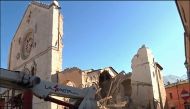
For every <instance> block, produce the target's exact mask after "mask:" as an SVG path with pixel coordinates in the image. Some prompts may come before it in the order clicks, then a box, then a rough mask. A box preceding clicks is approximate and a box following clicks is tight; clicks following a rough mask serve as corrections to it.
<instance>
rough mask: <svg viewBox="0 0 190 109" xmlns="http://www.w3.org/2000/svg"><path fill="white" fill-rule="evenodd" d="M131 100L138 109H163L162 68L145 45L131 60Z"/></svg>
mask: <svg viewBox="0 0 190 109" xmlns="http://www.w3.org/2000/svg"><path fill="white" fill-rule="evenodd" d="M131 67H132V77H131V80H132V96H131V97H132V100H133V102H134V104H135V106H137V107H138V109H164V106H165V101H166V92H165V88H164V83H163V76H162V69H163V68H162V67H161V66H160V65H159V64H158V63H157V62H155V61H154V56H153V54H152V52H151V50H150V49H149V48H147V47H145V45H143V46H142V47H141V48H139V50H138V52H137V54H136V55H135V56H134V57H133V59H132V65H131Z"/></svg>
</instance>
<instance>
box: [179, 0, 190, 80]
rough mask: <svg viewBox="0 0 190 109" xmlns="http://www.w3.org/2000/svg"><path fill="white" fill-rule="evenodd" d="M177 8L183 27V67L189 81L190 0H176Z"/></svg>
mask: <svg viewBox="0 0 190 109" xmlns="http://www.w3.org/2000/svg"><path fill="white" fill-rule="evenodd" d="M176 5H177V9H178V12H179V15H180V18H181V21H182V24H183V28H184V46H185V58H186V60H185V63H184V64H185V67H186V68H187V75H188V78H189V81H190V1H189V0H176Z"/></svg>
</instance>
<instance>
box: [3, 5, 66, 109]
mask: <svg viewBox="0 0 190 109" xmlns="http://www.w3.org/2000/svg"><path fill="white" fill-rule="evenodd" d="M62 36H63V16H62V15H61V13H60V7H59V4H58V2H56V1H53V2H52V3H51V4H43V3H39V2H35V1H32V2H31V3H30V4H29V5H28V7H27V9H26V11H25V13H24V15H23V18H22V20H21V22H20V25H19V26H18V29H17V31H16V33H15V35H14V37H13V39H12V42H11V48H10V53H9V64H8V69H9V70H14V71H23V72H26V73H27V74H31V75H36V76H38V77H40V78H41V79H43V80H48V81H51V75H53V74H55V73H56V72H57V71H61V70H62V47H63V44H62ZM3 95H5V96H8V97H6V100H5V102H6V103H7V104H5V108H6V109H7V108H8V109H9V108H13V107H14V108H16V107H18V106H17V105H18V104H19V103H21V104H20V106H19V107H20V108H24V109H54V108H56V107H57V104H54V103H51V102H45V101H44V100H41V99H39V98H37V97H35V96H33V94H32V92H31V91H25V92H22V93H21V92H19V91H15V90H9V89H8V90H6V91H5V92H4V94H3ZM22 100H23V101H22ZM19 101H21V102H19Z"/></svg>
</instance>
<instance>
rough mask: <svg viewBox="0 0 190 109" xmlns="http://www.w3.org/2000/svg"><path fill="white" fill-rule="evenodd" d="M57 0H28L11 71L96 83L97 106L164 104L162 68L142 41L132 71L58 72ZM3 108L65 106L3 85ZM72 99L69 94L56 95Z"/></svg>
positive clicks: (123, 108) (140, 108)
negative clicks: (65, 95)
mask: <svg viewBox="0 0 190 109" xmlns="http://www.w3.org/2000/svg"><path fill="white" fill-rule="evenodd" d="M60 8H61V7H60V6H59V4H58V2H57V1H53V2H52V3H51V4H49V5H48V4H43V3H40V2H36V1H32V2H31V3H30V4H29V5H28V7H27V9H26V11H25V13H24V16H23V18H22V20H21V22H20V25H19V27H18V29H17V31H16V33H15V35H14V37H13V40H12V42H11V48H10V54H9V65H8V69H9V70H14V71H23V72H26V73H27V74H31V75H36V76H39V77H40V78H41V79H44V80H48V81H52V82H56V83H59V84H63V85H69V86H72V87H77V88H85V87H90V86H95V87H96V89H97V95H96V100H97V104H98V106H99V108H101V109H162V108H161V107H164V103H165V89H164V86H163V78H162V73H161V70H162V67H161V66H160V65H159V64H158V63H156V62H154V57H153V55H152V54H151V51H150V50H149V49H148V48H147V47H145V46H143V47H141V48H140V49H139V50H138V53H137V54H136V55H135V56H134V57H133V59H132V65H131V67H132V73H125V72H120V73H118V72H117V71H115V70H114V69H113V68H112V67H106V68H102V69H97V70H93V69H90V70H82V69H80V68H77V67H73V68H67V69H65V70H63V71H62V48H63V43H62V38H63V16H62V14H61V12H60ZM3 95H5V96H7V98H6V99H5V101H6V102H7V104H5V109H9V108H15V107H16V108H24V109H63V108H66V107H64V106H60V105H57V104H55V103H51V102H47V101H44V100H41V99H39V98H37V97H35V96H33V95H32V92H31V91H25V92H21V91H17V90H12V89H7V90H6V91H5V92H4V93H3ZM59 99H61V100H64V101H67V102H70V103H74V101H73V100H72V99H68V98H60V97H59Z"/></svg>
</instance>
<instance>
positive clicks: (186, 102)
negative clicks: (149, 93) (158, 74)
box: [165, 80, 190, 109]
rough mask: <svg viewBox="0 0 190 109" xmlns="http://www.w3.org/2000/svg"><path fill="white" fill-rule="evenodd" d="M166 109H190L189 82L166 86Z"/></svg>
mask: <svg viewBox="0 0 190 109" xmlns="http://www.w3.org/2000/svg"><path fill="white" fill-rule="evenodd" d="M165 89H166V95H167V101H166V109H190V91H189V89H190V84H189V83H188V81H187V80H184V81H178V82H176V83H172V84H168V85H166V86H165Z"/></svg>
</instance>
